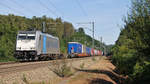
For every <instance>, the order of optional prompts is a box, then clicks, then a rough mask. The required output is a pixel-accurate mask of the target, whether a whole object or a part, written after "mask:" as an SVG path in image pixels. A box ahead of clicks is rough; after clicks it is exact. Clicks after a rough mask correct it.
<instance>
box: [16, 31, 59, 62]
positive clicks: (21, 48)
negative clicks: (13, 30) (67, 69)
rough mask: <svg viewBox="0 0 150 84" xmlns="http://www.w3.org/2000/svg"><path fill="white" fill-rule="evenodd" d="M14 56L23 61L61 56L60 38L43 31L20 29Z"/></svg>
mask: <svg viewBox="0 0 150 84" xmlns="http://www.w3.org/2000/svg"><path fill="white" fill-rule="evenodd" d="M14 56H15V57H16V58H17V59H19V60H21V61H23V60H27V61H28V60H48V59H54V58H57V57H60V56H61V55H60V46H59V39H58V38H57V37H54V36H52V35H50V34H46V33H42V32H41V31H19V32H18V34H17V40H16V51H15V55H14Z"/></svg>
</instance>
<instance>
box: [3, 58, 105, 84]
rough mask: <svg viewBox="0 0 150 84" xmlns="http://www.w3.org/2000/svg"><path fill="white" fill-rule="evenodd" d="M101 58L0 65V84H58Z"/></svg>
mask: <svg viewBox="0 0 150 84" xmlns="http://www.w3.org/2000/svg"><path fill="white" fill-rule="evenodd" d="M102 59H103V57H102V56H97V57H86V58H74V59H61V60H51V61H41V62H29V63H13V64H8V65H7V64H4V65H0V84H59V83H61V82H63V81H64V80H66V79H68V78H71V77H73V76H75V75H76V74H77V73H78V72H79V70H78V69H86V68H88V67H91V66H93V65H95V64H96V63H97V62H98V61H100V60H102Z"/></svg>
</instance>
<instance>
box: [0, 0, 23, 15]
mask: <svg viewBox="0 0 150 84" xmlns="http://www.w3.org/2000/svg"><path fill="white" fill-rule="evenodd" d="M0 5H2V6H4V7H6V8H8V9H9V10H13V11H14V12H16V13H19V14H21V15H24V16H25V14H24V13H23V12H21V11H18V10H15V9H14V8H11V7H9V6H8V5H6V4H4V3H0Z"/></svg>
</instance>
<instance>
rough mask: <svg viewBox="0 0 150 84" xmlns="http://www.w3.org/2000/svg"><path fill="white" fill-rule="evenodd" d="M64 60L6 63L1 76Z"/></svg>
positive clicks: (0, 72)
mask: <svg viewBox="0 0 150 84" xmlns="http://www.w3.org/2000/svg"><path fill="white" fill-rule="evenodd" d="M90 58H91V57H86V58H73V59H66V61H67V62H70V61H77V60H83V59H90ZM61 60H63V59H59V60H50V61H39V62H24V63H20V62H12V63H4V64H1V65H0V75H5V74H8V73H13V72H18V71H25V70H32V69H36V68H39V67H45V66H48V65H49V64H51V63H52V62H55V61H58V62H59V61H61Z"/></svg>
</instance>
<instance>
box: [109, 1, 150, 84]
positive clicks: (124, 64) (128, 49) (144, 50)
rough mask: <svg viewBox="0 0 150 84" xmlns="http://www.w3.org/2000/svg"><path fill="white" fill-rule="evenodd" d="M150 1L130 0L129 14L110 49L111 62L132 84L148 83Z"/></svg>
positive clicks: (149, 71)
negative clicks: (111, 54) (111, 53)
mask: <svg viewBox="0 0 150 84" xmlns="http://www.w3.org/2000/svg"><path fill="white" fill-rule="evenodd" d="M149 3H150V1H149V0H132V7H131V12H130V14H128V17H127V19H125V20H124V22H125V25H124V27H123V28H122V30H121V33H120V36H119V38H118V40H117V41H116V45H115V46H114V47H113V48H112V52H113V57H112V59H113V60H112V61H113V63H114V64H115V65H116V66H117V68H118V70H119V71H120V73H121V74H124V75H129V78H131V80H132V81H131V82H132V83H133V84H148V83H150V81H149V80H148V79H150V76H149V74H150V52H149V51H150V33H149V32H150V12H149V11H150V4H149Z"/></svg>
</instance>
